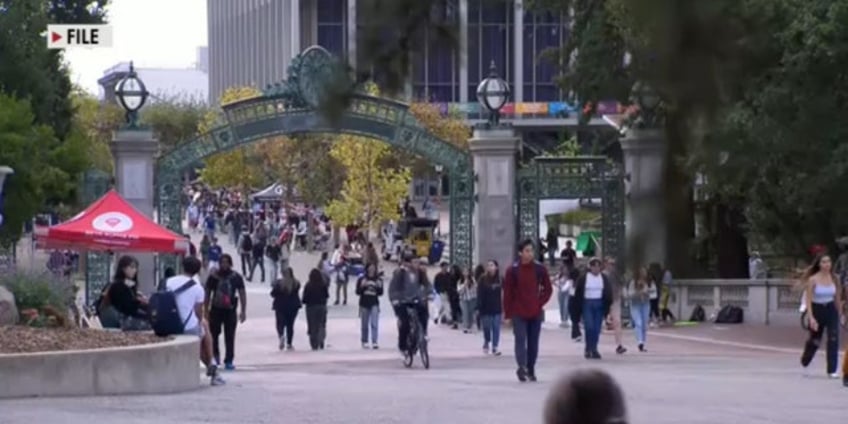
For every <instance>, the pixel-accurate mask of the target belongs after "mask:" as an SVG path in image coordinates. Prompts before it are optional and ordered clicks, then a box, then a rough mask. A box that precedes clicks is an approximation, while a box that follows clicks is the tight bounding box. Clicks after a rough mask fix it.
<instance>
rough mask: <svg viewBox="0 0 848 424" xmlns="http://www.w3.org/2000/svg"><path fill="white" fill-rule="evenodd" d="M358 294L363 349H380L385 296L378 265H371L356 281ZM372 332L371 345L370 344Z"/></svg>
mask: <svg viewBox="0 0 848 424" xmlns="http://www.w3.org/2000/svg"><path fill="white" fill-rule="evenodd" d="M356 294H357V295H358V296H359V318H360V320H361V322H362V325H361V332H360V334H361V338H360V339H361V341H362V348H363V349H369V348H371V349H379V345H378V344H377V336H378V333H379V324H380V296H382V295H383V277H382V275H380V273H378V272H377V264H373V263H370V264H368V266H367V267H366V268H365V275H363V276H362V277H359V279H358V280H357V281H356ZM369 332H370V336H371V337H370V340H371V344H370V345H369V344H368V340H369V337H368V336H369Z"/></svg>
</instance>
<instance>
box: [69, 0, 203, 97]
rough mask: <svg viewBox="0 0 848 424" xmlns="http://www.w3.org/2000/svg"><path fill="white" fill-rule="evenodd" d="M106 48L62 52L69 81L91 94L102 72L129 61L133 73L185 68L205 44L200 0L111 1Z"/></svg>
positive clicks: (201, 0) (192, 62) (94, 91)
mask: <svg viewBox="0 0 848 424" xmlns="http://www.w3.org/2000/svg"><path fill="white" fill-rule="evenodd" d="M110 4H111V5H110V6H109V8H108V9H107V10H108V16H107V19H108V21H109V25H111V26H112V42H113V46H112V48H98V49H68V50H67V51H66V52H65V61H66V62H68V64H69V66H70V69H71V81H73V82H74V83H75V84H77V85H79V86H80V87H83V88H84V89H86V90H87V91H89V92H91V93H92V94H97V93H98V87H97V80H98V79H99V78H100V77H102V76H103V71H105V70H106V69H109V68H111V67H112V66H114V65H116V64H117V63H119V62H126V61H130V60H132V61H133V63H134V64H135V66H136V67H139V68H190V67H193V65H194V63H195V62H196V61H197V59H196V58H197V47H200V46H205V45H206V1H205V0H112V1H111V2H110Z"/></svg>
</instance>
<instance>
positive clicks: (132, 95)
mask: <svg viewBox="0 0 848 424" xmlns="http://www.w3.org/2000/svg"><path fill="white" fill-rule="evenodd" d="M149 95H150V93H148V92H147V88H146V87H145V86H144V82H142V81H141V79H139V78H138V75H137V74H136V73H135V67H134V66H133V63H132V62H130V70H129V72H128V73H127V76H125V77H124V78H123V79H122V80H120V81H118V85H116V86H115V96H117V97H118V102H119V103H121V107H123V108H124V110H125V111H126V112H127V127H129V128H137V127H138V111H139V110H140V109H141V107H142V106H144V102H146V101H147V97H148V96H149Z"/></svg>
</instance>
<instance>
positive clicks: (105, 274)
mask: <svg viewBox="0 0 848 424" xmlns="http://www.w3.org/2000/svg"><path fill="white" fill-rule="evenodd" d="M111 187H112V176H111V175H109V174H107V173H105V172H102V171H88V172H86V173H85V175H83V179H82V190H80V194H81V199H80V201H81V202H82V204H84V205H90V204H92V203H94V201H96V200H97V199H99V198H100V197H101V196H103V195H104V194H106V192H107V191H109V188H111ZM111 261H112V255H111V254H109V253H86V254H85V304H86V305H90V304H91V303H92V302H94V301H95V300H96V299H97V296H99V295H100V292H101V291H102V290H103V288H104V287H106V285H107V284H109V281H110V280H111V279H112V276H110V275H109V264H110V263H111Z"/></svg>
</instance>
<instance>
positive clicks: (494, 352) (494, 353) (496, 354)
mask: <svg viewBox="0 0 848 424" xmlns="http://www.w3.org/2000/svg"><path fill="white" fill-rule="evenodd" d="M492 355H493V356H501V351H499V350H497V349H492Z"/></svg>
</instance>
